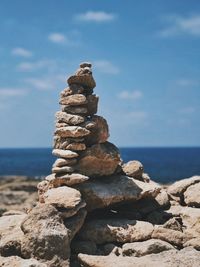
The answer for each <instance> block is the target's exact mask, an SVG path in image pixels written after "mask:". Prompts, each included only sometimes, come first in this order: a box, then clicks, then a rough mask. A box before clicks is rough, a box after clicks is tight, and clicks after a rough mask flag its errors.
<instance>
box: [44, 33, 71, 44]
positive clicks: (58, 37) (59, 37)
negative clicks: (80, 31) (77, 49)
mask: <svg viewBox="0 0 200 267" xmlns="http://www.w3.org/2000/svg"><path fill="white" fill-rule="evenodd" d="M48 39H49V41H51V42H53V43H56V44H65V43H68V42H69V40H68V39H67V37H66V36H65V35H64V34H62V33H59V32H54V33H50V34H49V36H48Z"/></svg>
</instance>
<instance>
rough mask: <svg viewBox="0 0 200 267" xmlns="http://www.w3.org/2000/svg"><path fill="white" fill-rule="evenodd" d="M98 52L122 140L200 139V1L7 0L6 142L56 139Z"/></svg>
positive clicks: (115, 136)
mask: <svg viewBox="0 0 200 267" xmlns="http://www.w3.org/2000/svg"><path fill="white" fill-rule="evenodd" d="M85 60H87V61H91V62H92V63H93V66H94V67H93V73H94V77H95V79H96V82H97V87H96V88H95V92H96V94H97V95H99V96H100V102H99V112H98V113H99V114H100V115H103V116H104V117H105V118H106V119H107V120H108V123H109V125H110V135H111V137H110V141H112V142H114V143H115V144H117V145H118V146H199V145H200V138H199V137H200V1H196V0H190V1H188V0H181V1H178V0H168V1H164V0H153V1H149V0H140V1H136V0H126V1H122V0H107V1H106V0H95V1H94V0H85V1H83V0H74V1H67V0H59V1H56V0H42V1H40V0H28V1H27V0H15V1H11V0H1V1H0V147H49V146H51V144H52V135H53V130H54V113H55V111H57V110H58V109H59V105H58V98H59V92H60V91H61V90H62V89H63V88H65V87H66V77H67V76H68V75H70V74H72V73H73V72H74V71H75V70H76V69H77V67H78V64H79V62H82V61H85Z"/></svg>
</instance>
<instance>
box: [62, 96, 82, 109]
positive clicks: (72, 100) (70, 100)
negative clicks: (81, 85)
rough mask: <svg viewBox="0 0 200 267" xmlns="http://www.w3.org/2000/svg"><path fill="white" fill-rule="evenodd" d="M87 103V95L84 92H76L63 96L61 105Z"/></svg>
mask: <svg viewBox="0 0 200 267" xmlns="http://www.w3.org/2000/svg"><path fill="white" fill-rule="evenodd" d="M86 103H87V100H86V97H85V96H84V95H82V94H75V95H70V96H66V97H61V100H60V104H61V105H71V106H79V105H84V104H86Z"/></svg>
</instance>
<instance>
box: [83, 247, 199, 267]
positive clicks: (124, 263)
mask: <svg viewBox="0 0 200 267" xmlns="http://www.w3.org/2000/svg"><path fill="white" fill-rule="evenodd" d="M78 257H79V261H80V263H81V266H83V267H105V266H106V267H116V266H117V267H133V266H134V267H161V266H162V267H199V265H200V252H199V251H197V250H195V249H193V248H191V247H188V248H184V249H182V250H180V251H178V250H175V249H170V250H168V251H163V252H161V253H158V254H150V255H146V256H143V257H122V256H118V257H117V256H116V255H114V254H110V255H109V256H93V255H87V254H79V255H78Z"/></svg>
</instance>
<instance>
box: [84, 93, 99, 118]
mask: <svg viewBox="0 0 200 267" xmlns="http://www.w3.org/2000/svg"><path fill="white" fill-rule="evenodd" d="M98 102H99V97H98V96H96V95H88V96H87V112H86V115H87V116H92V115H94V114H96V113H97V109H98Z"/></svg>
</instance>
